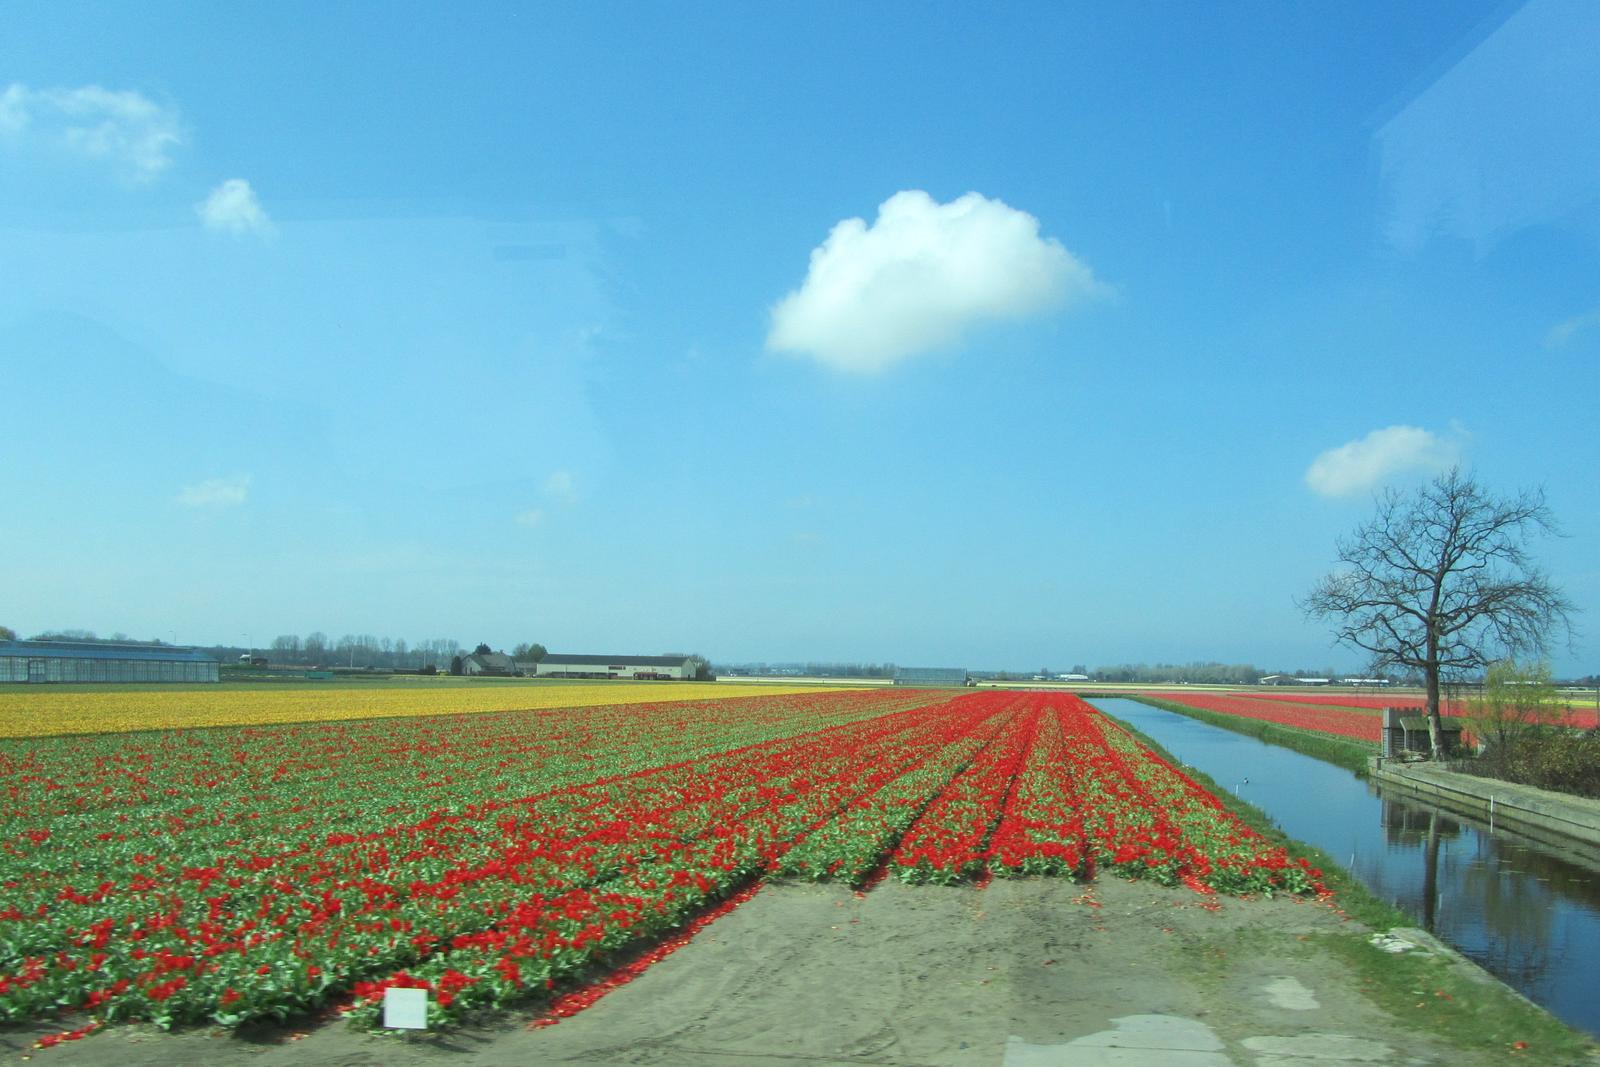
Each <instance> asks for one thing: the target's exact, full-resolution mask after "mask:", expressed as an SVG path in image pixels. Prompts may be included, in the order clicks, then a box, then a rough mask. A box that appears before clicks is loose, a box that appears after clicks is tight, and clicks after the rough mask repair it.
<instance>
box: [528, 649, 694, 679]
mask: <svg viewBox="0 0 1600 1067" xmlns="http://www.w3.org/2000/svg"><path fill="white" fill-rule="evenodd" d="M538 677H540V678H693V677H694V665H693V664H692V663H691V662H690V660H689V657H688V656H601V655H588V654H582V655H572V654H568V653H559V652H552V653H550V654H549V655H547V656H545V657H544V659H542V660H540V661H539V666H538Z"/></svg>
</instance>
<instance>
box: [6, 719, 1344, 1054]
mask: <svg viewBox="0 0 1600 1067" xmlns="http://www.w3.org/2000/svg"><path fill="white" fill-rule="evenodd" d="M0 788H3V789H4V791H5V800H4V806H3V808H0V848H3V853H0V888H3V889H4V893H3V895H0V1019H4V1020H12V1021H23V1020H29V1019H37V1018H48V1017H52V1016H53V1015H54V1014H55V1013H57V1012H60V1011H66V1012H80V1013H88V1017H89V1018H90V1019H91V1020H92V1022H90V1024H89V1025H90V1026H91V1027H92V1026H96V1025H100V1024H102V1023H103V1022H105V1021H112V1020H122V1019H147V1020H152V1021H154V1022H156V1023H158V1024H160V1025H164V1026H167V1025H172V1024H175V1023H203V1022H214V1023H220V1024H222V1025H225V1026H232V1025H237V1024H239V1023H241V1022H244V1021H246V1020H249V1019H255V1018H263V1017H275V1018H282V1017H284V1016H286V1015H288V1014H291V1013H295V1012H302V1011H308V1010H316V1009H321V1008H328V1007H333V1006H338V1007H342V1008H343V1009H345V1010H346V1011H347V1012H348V1013H349V1014H351V1015H353V1016H354V1017H355V1018H357V1019H358V1020H361V1021H367V1022H374V1023H375V1022H376V1021H377V1018H378V1014H379V1004H380V1001H381V999H382V996H383V991H384V990H385V989H387V988H391V987H400V986H404V987H416V988H425V989H426V990H428V992H429V1001H430V1013H431V1015H430V1018H431V1019H432V1020H434V1021H440V1020H445V1019H449V1018H452V1017H456V1016H459V1014H460V1013H462V1012H463V1011H466V1010H468V1009H471V1008H477V1007H491V1006H504V1005H510V1004H513V1003H521V1004H527V1005H531V1006H537V1005H538V1004H540V1003H548V1001H549V998H551V997H552V996H554V995H555V993H554V992H552V991H553V990H559V989H560V987H561V986H563V985H565V984H568V983H569V982H570V981H571V980H573V979H574V978H576V977H578V976H580V975H582V974H586V973H589V971H588V967H589V966H590V965H592V964H594V963H597V962H603V961H605V960H608V959H617V958H619V957H621V956H624V955H626V954H630V953H634V952H637V951H639V950H642V949H648V948H649V947H650V946H652V945H659V944H660V943H661V942H662V941H663V939H668V938H671V937H672V936H673V935H674V934H675V933H676V932H677V931H680V930H682V929H683V928H684V927H685V926H686V925H687V924H689V923H691V922H696V921H698V922H704V921H708V920H707V912H708V909H710V908H712V907H713V906H715V905H716V904H717V903H718V902H719V901H728V900H729V899H730V898H734V897H735V896H736V895H739V894H746V893H748V892H750V891H752V890H753V889H754V888H755V887H756V886H758V885H759V884H760V883H761V882H762V881H764V880H770V879H781V878H803V879H813V880H835V881H840V882H844V883H848V884H852V885H861V884H863V883H866V882H868V881H870V880H871V879H873V878H874V877H875V876H881V875H882V874H883V873H888V874H890V875H893V876H897V877H899V878H901V879H903V880H905V881H908V882H937V883H946V884H950V883H957V882H962V881H966V880H970V879H976V878H987V877H991V876H993V877H1016V876H1023V875H1031V874H1039V875H1056V876H1064V877H1068V878H1074V879H1089V878H1092V877H1093V876H1095V875H1096V874H1097V873H1103V872H1115V873H1116V874H1119V875H1122V876H1125V877H1136V878H1151V879H1155V880H1157V881H1160V882H1163V883H1166V884H1172V885H1175V884H1180V883H1181V884H1185V885H1188V886H1190V887H1191V888H1192V889H1195V890H1197V891H1199V892H1205V893H1210V892H1216V891H1222V892H1230V893H1272V892H1290V893H1317V892H1320V891H1322V886H1321V882H1320V879H1321V874H1320V872H1318V871H1316V870H1315V869H1313V868H1311V867H1309V866H1308V865H1307V864H1306V863H1305V862H1304V861H1302V860H1293V859H1291V858H1290V857H1289V856H1288V855H1287V853H1286V852H1285V851H1284V850H1283V849H1282V848H1280V847H1278V846H1276V845H1273V844H1272V843H1271V842H1269V841H1267V840H1266V839H1264V838H1262V837H1261V836H1260V835H1258V834H1257V833H1255V832H1254V831H1253V830H1251V829H1250V828H1249V827H1248V826H1246V825H1245V824H1244V823H1242V822H1240V821H1239V820H1238V819H1237V818H1235V817H1234V816H1232V815H1231V814H1229V813H1228V812H1227V811H1226V810H1224V808H1223V807H1222V805H1221V803H1220V802H1219V801H1218V800H1217V799H1216V798H1215V797H1213V796H1212V795H1210V794H1209V793H1207V792H1206V791H1205V790H1204V789H1202V788H1201V787H1200V786H1199V785H1197V784H1196V783H1195V782H1194V781H1192V780H1191V779H1190V778H1188V777H1187V776H1185V775H1184V774H1183V773H1182V772H1181V771H1180V770H1179V769H1177V768H1176V767H1174V766H1173V765H1172V764H1170V763H1169V762H1167V761H1165V760H1163V759H1161V758H1159V757H1158V756H1156V755H1155V754H1154V753H1152V752H1150V751H1149V750H1148V749H1146V748H1145V747H1144V746H1143V745H1141V744H1140V743H1139V742H1138V741H1137V740H1136V739H1135V738H1134V737H1133V736H1131V735H1130V734H1129V733H1127V732H1126V731H1125V730H1124V729H1123V728H1122V727H1120V726H1118V725H1117V724H1116V723H1115V722H1113V721H1111V720H1109V719H1107V718H1106V717H1105V716H1103V715H1102V714H1100V713H1099V712H1098V711H1096V710H1095V709H1093V708H1091V707H1090V706H1088V705H1087V704H1085V703H1083V702H1082V701H1081V700H1079V699H1077V698H1076V697H1073V696H1070V695H1067V694H1064V693H1048V692H1041V693H1013V692H976V693H961V694H959V695H953V696H952V695H950V694H946V693H935V692H930V691H907V690H871V691H856V692H809V693H800V694H786V695H779V696H763V697H751V698H738V699H731V700H717V701H683V702H674V703H658V704H648V705H627V706H608V707H587V708H581V709H564V710H550V709H545V710H535V711H522V712H479V713H477V714H472V715H465V716H453V717H446V716H436V717H428V718H406V719H387V720H381V721H341V722H330V723H309V724H307V723H302V724H298V725H293V726H254V727H235V728H216V729H205V730H171V731H160V732H145V733H128V734H118V735H110V734H107V735H99V736H87V737H71V738H69V737H39V738H13V739H8V740H5V741H0ZM76 1018H78V1019H79V1020H80V1021H81V1019H82V1018H83V1016H76Z"/></svg>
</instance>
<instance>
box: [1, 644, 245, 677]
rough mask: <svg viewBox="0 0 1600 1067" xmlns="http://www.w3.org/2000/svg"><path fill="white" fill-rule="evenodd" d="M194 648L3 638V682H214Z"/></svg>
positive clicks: (207, 661)
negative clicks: (7, 639)
mask: <svg viewBox="0 0 1600 1067" xmlns="http://www.w3.org/2000/svg"><path fill="white" fill-rule="evenodd" d="M217 667H218V664H217V661H216V660H215V659H214V658H213V657H211V656H210V655H208V654H207V653H205V652H201V651H200V650H199V649H195V648H180V647H178V646H176V645H157V644H137V643H134V642H131V641H0V682H215V681H217Z"/></svg>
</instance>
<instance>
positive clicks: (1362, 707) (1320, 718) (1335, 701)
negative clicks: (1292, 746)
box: [1144, 689, 1597, 746]
mask: <svg viewBox="0 0 1600 1067" xmlns="http://www.w3.org/2000/svg"><path fill="white" fill-rule="evenodd" d="M1144 695H1145V696H1150V697H1155V698H1156V699H1158V700H1165V701H1168V702H1170V703H1173V704H1183V705H1186V706H1188V707H1191V708H1199V709H1201V710H1202V711H1214V712H1217V713H1219V714H1222V715H1239V716H1242V717H1244V718H1246V719H1260V720H1262V721H1263V722H1272V723H1277V724H1278V725H1280V726H1292V727H1295V728H1297V729H1300V730H1310V731H1312V732H1314V733H1319V734H1331V735H1333V736H1335V737H1347V738H1353V739H1355V740H1357V741H1365V742H1367V743H1369V744H1371V745H1373V746H1376V745H1377V744H1378V740H1379V735H1380V732H1381V724H1382V710H1383V709H1384V708H1403V709H1405V711H1406V714H1408V715H1421V714H1422V712H1423V702H1422V700H1421V698H1419V697H1417V696H1414V695H1411V694H1407V695H1405V696H1399V695H1395V696H1377V695H1375V696H1368V695H1365V694H1359V693H1357V694H1351V693H1209V692H1195V691H1193V690H1183V689H1179V690H1172V689H1160V690H1156V689H1152V690H1148V691H1146V692H1145V693H1144ZM1440 711H1441V712H1442V713H1443V714H1444V715H1445V716H1447V717H1453V718H1463V717H1466V716H1467V715H1468V707H1467V704H1466V702H1464V701H1461V700H1441V701H1440ZM1562 718H1563V720H1564V721H1565V722H1566V723H1567V724H1568V725H1571V726H1576V727H1579V728H1581V729H1585V730H1592V729H1594V728H1595V725H1596V721H1597V720H1596V714H1595V711H1594V710H1592V709H1589V708H1564V709H1563V710H1562ZM1469 733H1470V731H1469Z"/></svg>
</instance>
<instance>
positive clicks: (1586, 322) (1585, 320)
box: [1544, 308, 1600, 348]
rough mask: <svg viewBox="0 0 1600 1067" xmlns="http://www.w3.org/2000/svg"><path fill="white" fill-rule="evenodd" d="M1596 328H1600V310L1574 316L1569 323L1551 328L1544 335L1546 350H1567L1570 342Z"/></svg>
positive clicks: (1561, 323) (1558, 324)
mask: <svg viewBox="0 0 1600 1067" xmlns="http://www.w3.org/2000/svg"><path fill="white" fill-rule="evenodd" d="M1595 326H1600V308H1596V309H1595V310H1593V311H1590V312H1587V313H1586V314H1583V315H1574V316H1573V317H1572V318H1570V319H1568V320H1567V321H1565V322H1558V323H1556V324H1555V325H1554V326H1552V327H1550V329H1549V331H1548V332H1546V333H1545V335H1544V346H1545V347H1546V348H1565V347H1566V345H1567V342H1568V341H1571V340H1572V339H1573V338H1574V337H1576V336H1577V335H1578V334H1580V333H1583V332H1584V331H1586V330H1589V329H1591V328H1592V327H1595Z"/></svg>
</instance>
